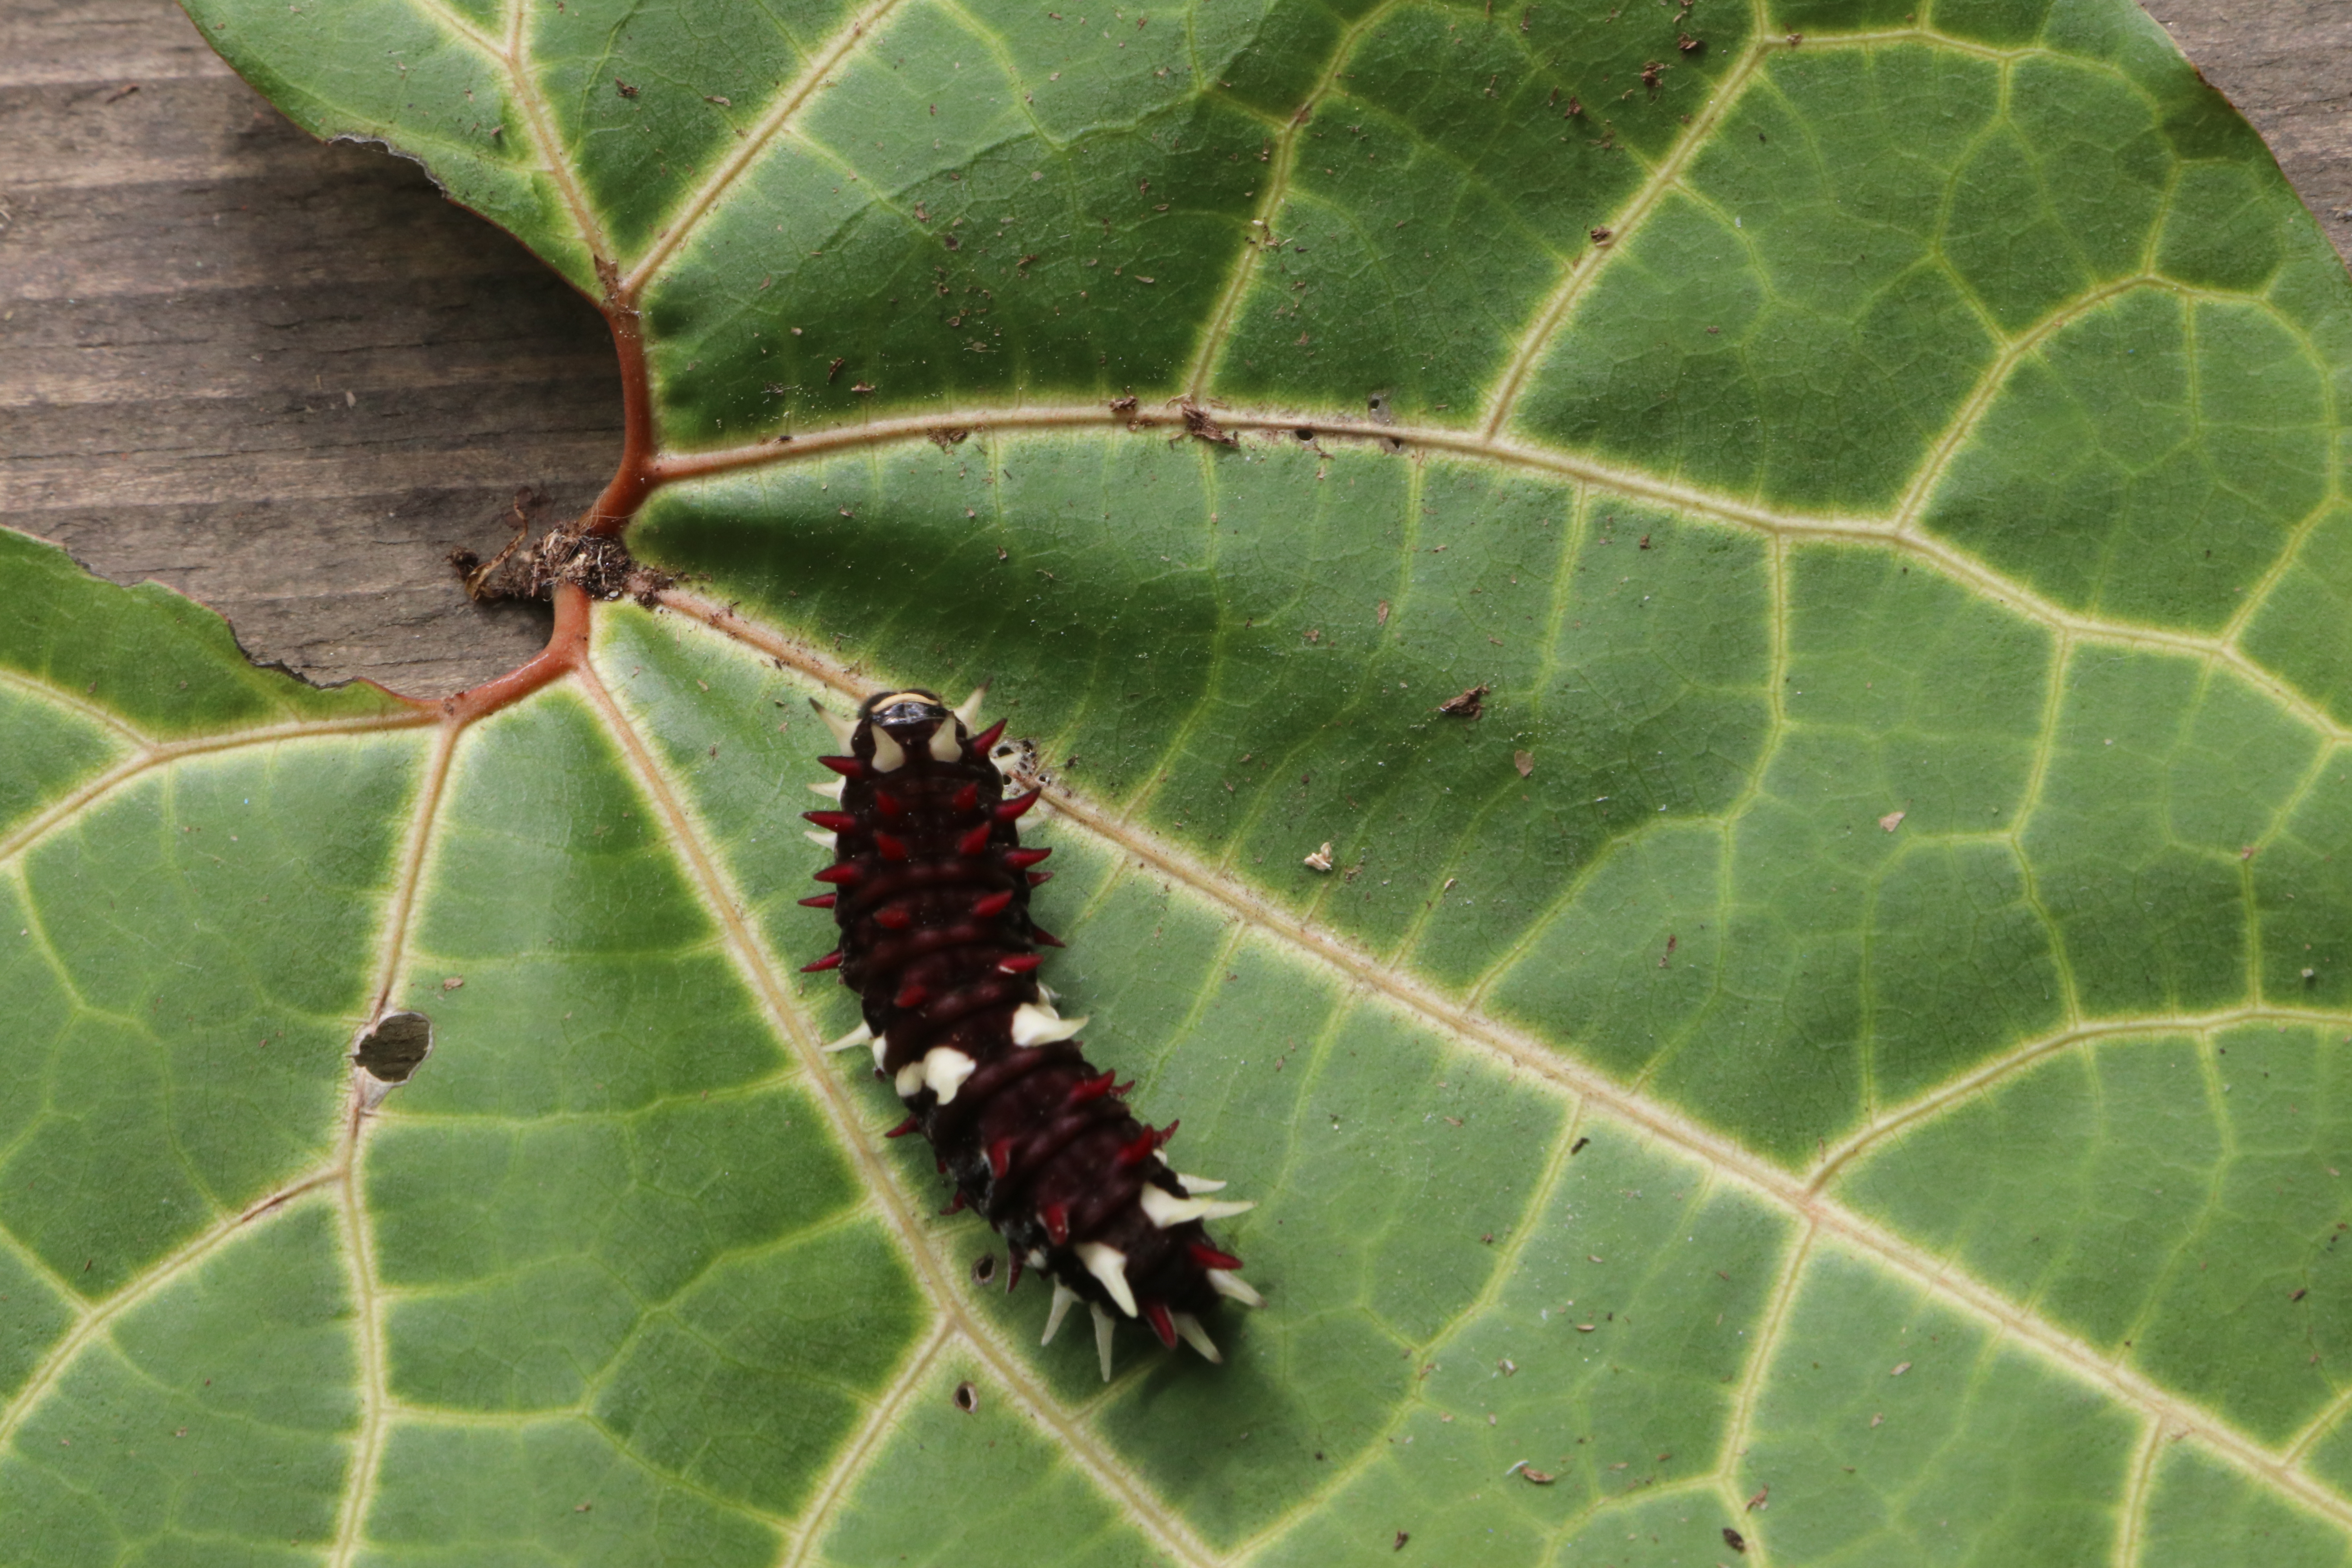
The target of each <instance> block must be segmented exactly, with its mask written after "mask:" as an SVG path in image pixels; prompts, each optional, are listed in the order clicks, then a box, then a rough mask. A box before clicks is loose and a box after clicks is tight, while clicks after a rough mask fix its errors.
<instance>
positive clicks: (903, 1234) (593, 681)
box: [573, 666, 1215, 1563]
mask: <svg viewBox="0 0 2352 1568" xmlns="http://www.w3.org/2000/svg"><path fill="white" fill-rule="evenodd" d="M573 679H576V680H577V681H578V682H579V683H580V685H581V688H582V689H583V691H584V692H585V693H586V694H587V696H588V697H589V699H590V700H591V702H592V703H593V706H594V707H595V709H596V710H597V712H598V714H599V715H600V716H601V717H602V718H603V720H604V724H605V727H606V729H607V730H608V731H611V733H612V735H613V737H614V741H615V742H617V743H618V744H619V745H620V747H621V750H622V752H623V755H624V756H625V758H626V759H627V762H628V765H629V768H630V770H631V772H633V773H635V774H636V776H637V783H638V785H639V787H640V788H642V789H643V790H644V791H645V792H646V796H647V798H648V799H650V800H651V802H652V803H653V805H654V809H655V810H656V812H658V813H659V814H660V815H661V817H662V819H663V820H664V821H665V822H666V823H667V824H668V826H669V829H670V833H671V835H672V837H673V839H674V841H675V843H676V844H677V847H678V851H679V858H680V860H681V861H682V862H683V863H684V867H685V869H686V872H687V875H688V878H689V879H690V880H691V881H692V882H693V884H694V885H695V887H696V889H698V892H699V893H700V894H701V897H702V900H703V902H704V904H705V905H706V906H707V907H708V908H709V911H710V913H711V915H712V916H713V918H715V919H716V920H717V921H719V928H720V930H721V931H724V932H725V933H726V940H727V946H728V951H729V952H730V956H731V957H732V958H733V959H734V961H735V963H736V966H737V968H738V970H739V971H740V973H741V974H742V976H743V978H744V981H745V982H746V984H748V986H749V987H750V989H751V994H752V995H753V996H754V997H755V998H756V999H757V1000H758V1002H759V1004H760V1006H761V1011H763V1012H765V1013H766V1014H767V1015H768V1017H769V1020H770V1022H771V1024H772V1026H774V1028H775V1030H776V1033H777V1034H778V1036H779V1037H782V1039H783V1040H784V1041H786V1042H787V1043H788V1044H789V1045H790V1046H791V1047H792V1049H793V1054H794V1055H795V1056H796V1057H798V1058H800V1060H801V1064H802V1065H803V1067H804V1068H806V1069H807V1072H808V1080H809V1084H810V1087H811V1088H812V1089H813V1090H814V1093H815V1096H816V1099H817V1101H818V1103H819V1104H820V1105H822V1106H823V1107H824V1111H825V1114H826V1117H827V1119H828V1120H829V1121H831V1122H832V1123H833V1130H834V1135H835V1139H836V1140H837V1142H838V1143H839V1145H840V1146H841V1147H842V1148H844V1149H845V1150H847V1151H848V1152H849V1153H850V1155H851V1157H852V1158H853V1159H854V1160H856V1163H858V1165H859V1166H860V1167H861V1171H862V1174H863V1175H864V1177H865V1184H866V1188H867V1190H868V1191H870V1192H872V1193H873V1194H876V1199H877V1206H878V1208H879V1210H880V1214H881V1218H882V1220H883V1222H884V1224H885V1225H887V1226H888V1227H889V1229H890V1230H891V1231H893V1232H894V1233H895V1234H896V1236H897V1238H898V1242H899V1244H900V1247H901V1248H902V1250H903V1251H904V1252H905V1254H906V1256H907V1258H908V1261H909V1263H910V1264H911V1265H912V1266H913V1268H914V1269H915V1272H916V1274H917V1276H918V1278H919V1279H920V1280H921V1282H922V1285H923V1289H924V1291H925V1293H926V1294H927V1295H929V1297H930V1299H931V1303H932V1306H933V1307H934V1309H935V1310H938V1311H939V1312H940V1315H941V1316H942V1317H944V1318H946V1319H948V1320H949V1321H951V1322H952V1323H953V1324H954V1325H955V1328H956V1331H957V1332H958V1333H959V1334H960V1335H961V1338H962V1339H963V1340H964V1341H965V1342H967V1343H968V1344H969V1345H970V1346H971V1350H972V1352H974V1354H976V1355H977V1356H978V1357H979V1358H980V1360H981V1361H982V1363H985V1364H986V1365H987V1366H988V1368H989V1370H990V1371H991V1372H992V1373H995V1375H996V1377H997V1379H998V1380H999V1382H1000V1383H1002V1384H1003V1386H1004V1388H1005V1390H1006V1391H1007V1393H1008V1394H1009V1395H1010V1396H1011V1398H1012V1399H1013V1401H1014V1402H1015V1403H1016V1405H1020V1406H1023V1407H1025V1408H1026V1409H1027V1411H1028V1412H1029V1414H1030V1415H1032V1416H1033V1417H1034V1419H1035V1420H1036V1421H1037V1422H1038V1424H1039V1425H1040V1426H1044V1427H1045V1428H1046V1429H1047V1430H1049V1431H1051V1432H1053V1433H1054V1434H1055V1435H1056V1436H1058V1437H1060V1438H1061V1439H1062V1446H1063V1447H1064V1448H1065V1449H1066V1451H1067V1452H1068V1454H1069V1456H1070V1458H1071V1460H1072V1462H1073V1463H1074V1464H1076V1466H1077V1467H1078V1468H1080V1469H1082V1470H1085V1471H1086V1472H1087V1473H1088V1474H1089V1475H1090V1476H1091V1477H1092V1478H1093V1479H1094V1481H1095V1484H1096V1485H1097V1487H1099V1488H1100V1489H1102V1490H1103V1491H1104V1492H1105V1493H1107V1494H1108V1495H1109V1496H1111V1497H1114V1498H1116V1499H1118V1501H1119V1503H1120V1504H1121V1505H1122V1506H1123V1507H1124V1508H1125V1509H1126V1510H1127V1511H1128V1513H1129V1516H1130V1517H1132V1518H1133V1519H1134V1520H1135V1521H1136V1522H1137V1523H1138V1524H1139V1526H1140V1527H1141V1528H1142V1529H1143V1531H1145V1533H1146V1534H1148V1535H1150V1537H1151V1538H1152V1540H1153V1543H1154V1544H1155V1545H1157V1546H1158V1547H1159V1548H1160V1550H1162V1551H1164V1552H1168V1553H1170V1554H1171V1556H1175V1557H1177V1558H1180V1559H1181V1560H1183V1561H1185V1562H1188V1563H1210V1562H1213V1561H1215V1554H1214V1553H1213V1552H1210V1551H1209V1550H1208V1548H1207V1547H1206V1546H1205V1545H1204V1544H1203V1543H1202V1542H1201V1540H1200V1539H1199V1537H1198V1536H1196V1535H1194V1534H1193V1532H1192V1527H1191V1526H1190V1525H1189V1524H1187V1523H1186V1522H1185V1521H1183V1520H1182V1519H1181V1518H1180V1517H1178V1516H1177V1515H1176V1514H1175V1513H1174V1512H1173V1511H1172V1510H1170V1509H1169V1508H1168V1507H1167V1506H1166V1505H1165V1504H1164V1503H1162V1502H1161V1501H1160V1499H1159V1498H1158V1497H1156V1496H1155V1495H1154V1494H1153V1493H1152V1491H1151V1489H1150V1488H1149V1487H1148V1486H1146V1485H1145V1484H1144V1483H1143V1481H1142V1480H1141V1479H1139V1478H1138V1477H1137V1476H1135V1475H1134V1474H1133V1473H1132V1472H1131V1471H1129V1469H1128V1468H1126V1467H1125V1466H1123V1465H1121V1464H1119V1463H1118V1462H1117V1461H1116V1460H1115V1459H1113V1458H1111V1457H1110V1456H1109V1455H1108V1454H1107V1453H1105V1452H1103V1451H1102V1446H1101V1445H1100V1444H1097V1443H1090V1442H1087V1441H1083V1440H1081V1438H1080V1436H1079V1434H1078V1431H1077V1429H1076V1426H1075V1425H1074V1424H1073V1423H1072V1422H1071V1421H1070V1420H1069V1419H1068V1418H1067V1416H1066V1415H1064V1413H1063V1412H1062V1411H1061V1410H1060V1409H1059V1408H1058V1406H1056V1405H1055V1403H1054V1402H1053V1400H1052V1397H1051V1396H1050V1395H1049V1394H1047V1393H1046V1391H1045V1389H1044V1388H1043V1387H1042V1386H1040V1385H1039V1384H1038V1383H1037V1381H1036V1379H1035V1377H1034V1374H1033V1373H1031V1371H1030V1369H1029V1367H1028V1366H1027V1364H1026V1363H1024V1362H1023V1361H1022V1360H1021V1359H1020V1358H1019V1357H1018V1356H1016V1355H1014V1354H1013V1352H1012V1349H1011V1347H1010V1346H1008V1345H1006V1344H1005V1343H1003V1342H1002V1341H1001V1340H1000V1339H999V1338H998V1336H997V1335H996V1334H995V1332H994V1331H992V1330H991V1329H990V1328H989V1327H988V1326H987V1325H986V1324H984V1323H982V1321H980V1320H979V1319H977V1318H976V1317H974V1316H973V1315H972V1313H971V1310H969V1309H968V1308H967V1307H966V1306H965V1304H964V1295H963V1292H962V1291H961V1290H959V1289H957V1288H956V1285H955V1282H954V1281H953V1280H951V1279H949V1278H947V1273H946V1270H945V1269H944V1268H943V1267H942V1265H941V1262H940V1257H939V1254H938V1252H937V1250H936V1249H935V1248H934V1247H931V1246H930V1245H929V1243H928V1242H927V1241H926V1239H925V1238H924V1236H923V1232H922V1226H920V1225H919V1223H918V1222H917V1220H916V1218H915V1207H914V1200H913V1199H912V1198H910V1196H909V1195H908V1194H907V1193H906V1192H904V1191H903V1190H902V1189H901V1187H900V1185H899V1184H898V1180H897V1178H896V1177H895V1175H894V1174H893V1173H891V1171H890V1169H889V1167H888V1166H887V1164H885V1163H883V1161H882V1158H881V1156H880V1154H879V1152H877V1148H876V1142H877V1139H876V1131H877V1130H876V1128H875V1126H874V1124H873V1122H872V1120H871V1118H870V1117H869V1116H866V1115H864V1114H861V1113H860V1111H859V1110H858V1108H857V1107H856V1105H855V1104H854V1103H852V1101H851V1100H850V1098H849V1095H848V1092H847V1090H846V1089H845V1088H844V1086H843V1082H842V1075H841V1074H840V1073H838V1072H836V1071H834V1070H832V1068H831V1066H830V1064H829V1062H828V1060H827V1058H826V1057H825V1056H824V1051H823V1048H822V1047H821V1046H820V1044H819V1042H818V1040H817V1039H816V1037H815V1036H814V1034H813V1033H812V1032H811V1027H810V1022H809V1020H808V1018H807V1017H806V1016H804V1015H803V1013H802V1012H801V1011H800V1009H799V1008H797V1007H796V1006H794V1005H793V998H792V984H791V982H790V981H789V980H788V979H787V978H786V975H785V973H784V972H783V971H782V968H780V966H779V965H778V963H777V961H776V959H775V957H774V955H773V954H772V953H770V952H768V951H767V949H766V947H765V946H764V945H762V943H761V941H760V939H759V936H758V934H757V933H756V932H755V931H753V930H752V928H751V921H750V919H749V918H748V917H747V916H746V914H745V910H746V909H747V907H748V900H745V899H744V898H743V897H742V895H741V894H740V891H739V890H738V889H736V888H735V886H734V884H733V880H732V879H731V878H730V877H729V875H728V873H727V871H726V869H725V868H724V867H723V866H721V864H720V863H719V857H718V856H717V855H716V854H715V853H714V852H713V851H712V850H711V849H710V848H709V843H710V841H711V839H712V838H713V837H714V835H712V834H710V833H709V831H708V830H707V829H706V828H705V827H704V826H703V825H702V824H701V823H700V822H699V821H698V819H697V817H696V816H695V814H694V811H693V809H692V807H690V806H689V805H688V804H687V802H686V799H685V796H684V794H683V792H682V791H681V790H679V789H678V788H677V785H676V784H674V783H673V781H672V780H671V778H670V776H669V773H668V771H667V769H665V768H664V767H663V766H662V764H661V763H660V762H659V761H658V760H657V759H656V757H655V755H654V754H653V750H652V748H651V747H649V746H648V745H646V742H645V739H644V737H643V736H642V735H641V734H640V733H639V731H638V726H637V724H636V722H635V721H634V720H633V719H632V718H631V716H630V715H629V714H628V712H627V711H626V710H625V708H624V707H623V705H622V703H621V702H620V700H619V699H617V698H616V697H614V695H613V693H612V692H611V691H610V690H609V689H607V688H606V687H605V686H604V681H603V680H602V679H601V678H600V677H599V675H598V673H597V672H596V671H595V670H594V668H593V666H592V667H589V668H583V669H582V670H581V671H580V672H579V673H578V674H577V675H576V676H575V677H574V678H573ZM808 1528H809V1529H810V1530H812V1531H814V1530H815V1529H816V1528H817V1526H816V1523H815V1522H814V1521H812V1522H811V1523H810V1525H809V1526H808Z"/></svg>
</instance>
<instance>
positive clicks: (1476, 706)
mask: <svg viewBox="0 0 2352 1568" xmlns="http://www.w3.org/2000/svg"><path fill="white" fill-rule="evenodd" d="M1387 607H1388V606H1386V605H1382V606H1381V608H1382V609H1386V608H1387ZM1383 618H1384V619H1385V618H1386V617H1383ZM1493 689H1494V688H1493V687H1491V686H1474V687H1472V688H1471V689H1469V690H1467V691H1465V692H1463V693H1461V694H1460V695H1459V696H1455V697H1449V698H1447V699H1446V700H1444V701H1443V702H1441V703H1439V704H1438V705H1437V710H1438V711H1439V712H1440V713H1444V714H1447V715H1449V716H1450V717H1453V718H1455V719H1475V718H1478V717H1480V716H1481V715H1483V714H1484V713H1485V712H1486V693H1488V692H1489V691H1492V690H1493ZM1519 755H1520V756H1526V755H1527V753H1526V752H1520V753H1519ZM1527 771H1528V770H1527V769H1525V768H1521V769H1520V770H1519V773H1521V775H1522V776H1524V775H1525V774H1526V773H1527Z"/></svg>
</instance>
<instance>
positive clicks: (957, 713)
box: [857, 686, 987, 773]
mask: <svg viewBox="0 0 2352 1568" xmlns="http://www.w3.org/2000/svg"><path fill="white" fill-rule="evenodd" d="M986 689H987V688H986V687H984V686H983V687H982V689H981V690H980V691H975V692H973V693H972V694H971V697H970V698H969V699H967V700H966V701H965V702H964V704H963V706H962V707H961V708H955V709H950V708H949V707H948V705H947V704H946V703H945V702H943V701H941V700H940V697H939V695H938V694H937V693H936V692H930V691H924V690H921V689H919V688H913V687H910V688H908V689H905V690H902V691H877V692H876V693H875V694H874V695H873V696H871V697H869V698H867V699H866V700H865V701H863V702H861V703H859V704H858V705H857V718H858V721H859V722H860V723H861V724H863V725H865V726H866V728H867V729H868V731H870V732H871V733H872V735H873V737H874V767H875V771H876V772H877V773H896V772H898V769H900V768H901V767H904V766H905V765H906V761H907V759H908V757H909V756H914V755H918V754H928V755H929V757H930V758H931V759H932V760H933V761H934V762H941V763H951V762H954V761H955V760H956V759H957V758H959V757H961V756H962V755H963V748H964V742H965V739H966V729H967V726H968V723H969V721H971V719H972V718H974V717H975V716H976V715H977V713H978V711H979V707H980V699H981V695H982V692H983V691H985V690H986Z"/></svg>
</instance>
